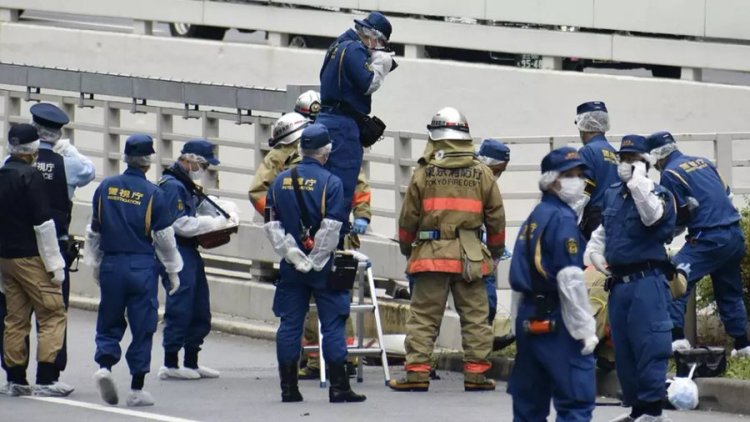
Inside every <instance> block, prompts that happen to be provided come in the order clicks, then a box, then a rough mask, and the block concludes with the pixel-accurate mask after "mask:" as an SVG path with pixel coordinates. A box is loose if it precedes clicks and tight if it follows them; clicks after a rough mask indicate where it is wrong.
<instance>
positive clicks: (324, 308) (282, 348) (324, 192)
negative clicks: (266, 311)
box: [263, 123, 365, 403]
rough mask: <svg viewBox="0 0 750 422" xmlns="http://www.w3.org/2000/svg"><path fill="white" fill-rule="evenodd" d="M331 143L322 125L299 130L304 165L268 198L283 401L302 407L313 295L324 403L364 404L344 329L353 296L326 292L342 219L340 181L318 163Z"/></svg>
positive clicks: (276, 184)
mask: <svg viewBox="0 0 750 422" xmlns="http://www.w3.org/2000/svg"><path fill="white" fill-rule="evenodd" d="M330 152H331V139H330V135H329V133H328V130H327V129H326V127H325V126H323V125H321V124H318V123H315V124H313V125H310V126H308V127H307V128H305V130H304V131H303V132H302V137H301V139H300V153H301V155H302V157H303V158H302V162H300V163H299V164H298V165H297V166H296V167H294V168H292V169H290V170H285V171H283V172H282V173H280V174H279V175H278V176H277V177H276V179H275V180H274V182H273V184H272V185H271V188H270V190H269V191H268V196H267V198H266V220H267V223H266V224H265V225H264V227H263V228H264V230H265V232H266V236H267V237H268V239H269V240H270V241H271V244H272V245H273V248H274V250H275V251H276V253H278V254H279V255H280V256H282V257H284V259H282V261H281V263H280V265H279V267H280V275H281V281H280V282H279V284H277V285H276V294H275V296H274V301H273V311H274V313H275V314H276V316H278V317H279V318H281V325H280V326H279V329H278V331H277V332H276V356H277V359H278V362H279V376H280V378H281V399H282V401H283V402H296V401H302V395H301V394H300V392H299V388H298V386H297V371H298V368H297V363H298V362H299V358H300V352H301V343H300V342H301V339H302V330H303V326H304V323H305V314H306V313H307V311H308V308H309V304H310V296H311V295H312V296H314V297H315V303H316V304H317V308H318V314H319V318H320V324H321V331H322V334H323V350H324V354H325V359H326V362H327V363H328V367H329V371H330V379H331V386H330V388H329V392H328V398H329V401H330V402H332V403H338V402H361V401H364V400H365V396H363V395H359V394H356V393H354V392H353V391H352V389H351V387H350V385H349V376H348V374H347V372H346V358H347V346H346V339H345V334H344V324H345V322H346V320H347V318H349V304H350V300H351V299H350V297H351V292H350V291H349V290H334V289H331V288H330V287H328V285H327V280H328V275H329V272H330V269H331V264H332V258H331V256H332V255H331V254H332V252H333V251H334V250H335V249H336V245H337V244H338V243H339V241H340V240H341V237H342V236H343V233H341V227H342V226H343V224H344V222H345V221H347V216H348V211H347V210H346V205H347V204H349V203H350V201H345V200H344V199H343V188H342V186H341V180H339V178H338V177H336V175H334V174H332V173H331V172H329V171H328V170H326V169H325V168H324V167H323V165H324V164H325V162H326V160H328V159H329V154H330Z"/></svg>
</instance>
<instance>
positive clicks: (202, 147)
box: [180, 139, 220, 166]
mask: <svg viewBox="0 0 750 422" xmlns="http://www.w3.org/2000/svg"><path fill="white" fill-rule="evenodd" d="M180 152H181V153H182V154H195V155H198V156H200V157H203V158H205V159H206V161H208V164H211V165H212V166H218V165H219V163H220V162H219V159H218V158H216V156H215V155H214V144H212V143H211V142H209V141H207V140H205V139H191V140H189V141H187V142H185V145H183V146H182V151H180Z"/></svg>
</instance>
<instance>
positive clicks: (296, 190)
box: [292, 167, 311, 229]
mask: <svg viewBox="0 0 750 422" xmlns="http://www.w3.org/2000/svg"><path fill="white" fill-rule="evenodd" d="M298 177H299V174H298V173H297V167H292V187H293V188H294V196H295V197H296V198H297V206H298V207H299V212H300V214H301V216H302V224H303V225H304V226H305V227H306V228H308V229H309V228H310V227H311V224H310V214H308V213H307V207H305V201H304V200H303V199H302V192H300V187H299V181H298V180H297V179H298Z"/></svg>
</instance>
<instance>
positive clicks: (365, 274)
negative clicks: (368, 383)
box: [304, 251, 391, 388]
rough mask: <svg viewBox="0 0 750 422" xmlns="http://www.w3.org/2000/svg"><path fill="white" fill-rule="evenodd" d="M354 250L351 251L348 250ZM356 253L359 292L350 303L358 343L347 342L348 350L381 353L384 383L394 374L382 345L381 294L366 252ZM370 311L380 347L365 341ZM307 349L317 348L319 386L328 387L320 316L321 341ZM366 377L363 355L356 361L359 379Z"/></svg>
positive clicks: (349, 351) (358, 353) (357, 354)
mask: <svg viewBox="0 0 750 422" xmlns="http://www.w3.org/2000/svg"><path fill="white" fill-rule="evenodd" d="M347 252H351V251H347ZM353 254H354V257H355V258H357V260H358V261H359V263H358V265H357V275H356V278H355V280H354V281H355V283H356V284H357V287H358V288H357V294H356V299H355V301H354V302H353V303H352V304H351V305H350V306H351V311H350V312H351V313H354V314H356V317H357V319H356V322H357V332H356V339H355V344H354V345H352V346H348V347H347V348H348V353H349V354H350V355H354V356H358V357H362V356H378V355H380V360H381V363H382V365H383V375H384V377H385V384H386V385H388V382H389V381H390V380H391V375H390V372H389V370H388V357H387V356H386V352H385V348H384V346H383V326H382V325H381V323H380V312H379V308H378V298H377V295H376V294H375V281H374V280H373V277H372V265H371V264H370V260H369V259H368V258H367V256H366V255H364V254H362V253H359V252H353ZM366 287H368V288H369V291H370V297H371V299H372V303H366V302H365V288H366ZM310 307H311V308H313V307H317V304H311V305H310ZM366 312H371V313H373V315H374V317H375V330H376V331H377V335H378V345H377V347H372V344H365V315H364V313H366ZM304 349H305V351H314V350H316V349H317V350H318V353H319V359H320V387H321V388H325V387H326V386H327V385H328V381H327V379H326V361H325V357H324V355H323V332H322V330H321V325H320V318H318V345H317V346H305V347H304ZM363 380H364V359H358V361H357V382H362V381H363Z"/></svg>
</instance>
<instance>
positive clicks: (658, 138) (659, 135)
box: [646, 131, 677, 152]
mask: <svg viewBox="0 0 750 422" xmlns="http://www.w3.org/2000/svg"><path fill="white" fill-rule="evenodd" d="M674 143H677V142H676V141H675V140H674V138H673V137H672V134H671V133H669V132H664V131H662V132H656V133H652V134H651V135H648V137H647V138H646V149H647V151H648V152H651V151H653V150H654V149H656V148H659V147H663V146H664V145H667V144H674Z"/></svg>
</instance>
